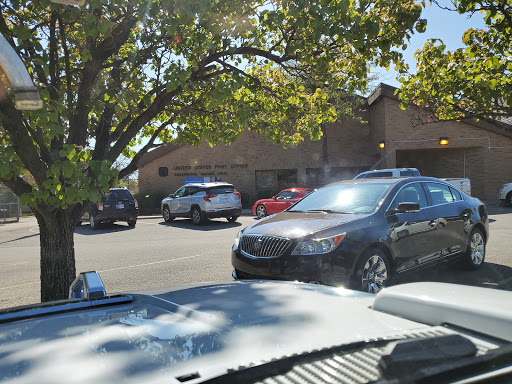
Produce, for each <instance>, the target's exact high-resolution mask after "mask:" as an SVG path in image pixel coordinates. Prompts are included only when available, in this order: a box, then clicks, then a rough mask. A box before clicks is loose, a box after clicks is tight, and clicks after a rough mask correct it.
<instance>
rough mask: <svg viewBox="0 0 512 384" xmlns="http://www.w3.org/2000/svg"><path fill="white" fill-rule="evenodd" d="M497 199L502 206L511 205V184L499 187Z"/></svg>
mask: <svg viewBox="0 0 512 384" xmlns="http://www.w3.org/2000/svg"><path fill="white" fill-rule="evenodd" d="M498 198H499V199H500V200H501V202H502V203H503V204H508V205H512V183H508V184H503V185H502V186H501V188H500V192H499V194H498Z"/></svg>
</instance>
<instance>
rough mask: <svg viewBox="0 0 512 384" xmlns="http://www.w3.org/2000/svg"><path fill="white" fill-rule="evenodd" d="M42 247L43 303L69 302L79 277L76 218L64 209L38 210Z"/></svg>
mask: <svg viewBox="0 0 512 384" xmlns="http://www.w3.org/2000/svg"><path fill="white" fill-rule="evenodd" d="M38 208H42V209H37V212H34V213H35V216H36V218H37V222H38V224H39V233H40V234H39V240H40V245H41V301H42V302H43V301H51V300H60V299H67V298H68V293H69V286H70V284H71V283H72V282H73V280H74V279H75V277H76V269H75V249H74V232H75V224H76V217H73V216H74V215H73V214H71V212H69V211H67V210H63V209H51V210H48V207H38Z"/></svg>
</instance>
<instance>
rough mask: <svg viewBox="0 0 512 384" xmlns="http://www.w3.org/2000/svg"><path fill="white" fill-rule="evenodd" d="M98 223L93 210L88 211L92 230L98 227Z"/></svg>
mask: <svg viewBox="0 0 512 384" xmlns="http://www.w3.org/2000/svg"><path fill="white" fill-rule="evenodd" d="M98 225H99V223H98V222H97V221H96V218H95V217H94V211H91V212H89V226H90V227H91V229H92V230H93V231H95V230H96V229H98Z"/></svg>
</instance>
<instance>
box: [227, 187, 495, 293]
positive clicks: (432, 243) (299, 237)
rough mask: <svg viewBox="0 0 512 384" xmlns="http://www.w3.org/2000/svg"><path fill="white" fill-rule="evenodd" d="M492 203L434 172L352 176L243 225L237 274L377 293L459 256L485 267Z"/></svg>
mask: <svg viewBox="0 0 512 384" xmlns="http://www.w3.org/2000/svg"><path fill="white" fill-rule="evenodd" d="M488 237H489V219H488V215H487V208H486V206H485V204H484V203H482V202H481V201H480V200H478V199H476V198H473V197H470V196H468V195H466V194H464V193H463V192H461V191H460V190H458V189H457V188H455V187H454V186H453V185H451V184H449V183H447V182H445V181H442V180H439V179H435V178H430V177H408V178H381V179H377V178H375V179H361V180H347V181H342V182H338V183H334V184H330V185H328V186H326V187H323V188H321V189H318V190H317V191H315V192H313V193H311V194H310V195H308V196H306V197H305V198H304V199H302V200H301V201H299V202H298V203H297V204H295V205H294V206H292V207H291V208H289V209H287V210H286V211H284V212H281V213H278V214H276V215H273V216H269V217H267V218H265V219H262V220H259V221H258V222H256V223H254V224H252V225H250V226H248V227H247V228H245V229H244V230H243V231H241V232H240V233H239V234H238V236H237V238H236V240H235V243H234V245H233V249H232V256H231V262H232V264H233V267H234V270H233V277H235V278H237V279H247V278H249V279H250V278H257V279H258V278H262V279H283V280H298V281H305V282H318V283H322V284H327V285H335V286H338V285H343V286H349V287H351V288H354V289H359V290H363V291H367V292H377V291H379V290H380V289H381V288H383V287H385V286H386V284H387V283H388V282H389V281H390V279H391V278H392V277H396V276H398V275H400V274H403V273H407V272H411V271H413V270H417V269H420V268H424V267H427V266H431V265H433V264H437V263H439V262H442V261H444V260H447V259H448V258H452V257H460V264H461V265H462V266H463V267H466V268H469V269H475V270H476V269H478V268H480V267H481V266H482V263H483V262H484V259H485V247H486V243H487V239H488Z"/></svg>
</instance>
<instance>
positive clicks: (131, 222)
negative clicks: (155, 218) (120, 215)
mask: <svg viewBox="0 0 512 384" xmlns="http://www.w3.org/2000/svg"><path fill="white" fill-rule="evenodd" d="M135 224H137V220H128V226H129V227H135Z"/></svg>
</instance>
